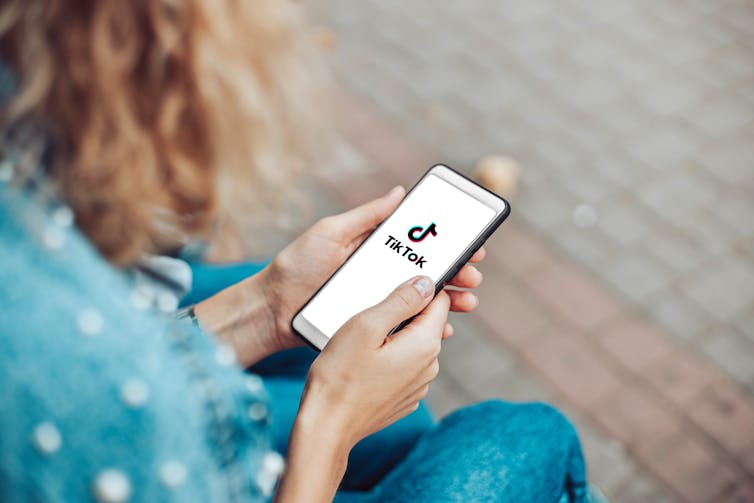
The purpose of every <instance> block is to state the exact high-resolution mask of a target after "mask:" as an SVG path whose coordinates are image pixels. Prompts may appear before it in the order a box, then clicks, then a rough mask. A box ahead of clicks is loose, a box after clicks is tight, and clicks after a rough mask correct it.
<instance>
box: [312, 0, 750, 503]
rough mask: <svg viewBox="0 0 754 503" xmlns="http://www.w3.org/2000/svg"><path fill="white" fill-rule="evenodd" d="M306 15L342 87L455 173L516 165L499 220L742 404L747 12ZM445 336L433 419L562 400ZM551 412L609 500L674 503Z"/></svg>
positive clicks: (637, 7) (477, 7) (746, 295)
mask: <svg viewBox="0 0 754 503" xmlns="http://www.w3.org/2000/svg"><path fill="white" fill-rule="evenodd" d="M309 6H310V10H311V11H312V13H313V14H314V17H315V19H317V20H319V21H321V22H322V23H323V24H324V25H326V26H328V27H330V28H331V29H333V30H334V31H335V32H336V33H337V35H338V36H339V37H340V44H339V49H338V51H337V53H336V56H335V58H336V59H335V66H336V70H337V72H338V74H339V77H340V81H341V82H342V83H344V84H345V86H346V87H348V88H350V89H351V90H353V91H355V92H356V93H358V94H359V95H361V96H362V97H365V98H366V99H368V100H369V101H371V103H372V104H373V105H374V106H375V107H376V108H377V109H379V110H380V111H381V112H382V113H384V114H385V115H386V116H387V117H388V118H389V119H391V120H392V122H394V123H395V124H397V125H399V127H400V128H401V129H402V130H404V131H406V132H407V133H409V134H410V135H411V136H412V137H413V138H414V139H416V140H417V141H418V142H420V143H423V144H424V145H425V146H426V147H427V148H428V150H430V151H431V152H434V153H437V154H439V155H441V156H442V158H443V159H444V160H445V161H446V162H448V163H449V164H451V165H453V166H455V167H457V168H458V169H461V170H464V171H468V170H470V168H471V167H472V166H473V164H474V163H475V161H476V160H477V159H479V158H480V157H481V156H483V155H486V154H490V153H504V154H508V155H512V156H514V157H516V158H517V159H518V160H519V161H520V162H521V164H522V166H523V170H522V174H521V178H522V180H521V191H520V193H519V194H518V195H517V196H516V197H515V198H514V200H513V205H514V211H515V215H516V218H519V219H521V220H523V221H524V222H525V224H526V225H527V226H528V228H530V229H531V230H533V231H534V232H535V233H536V234H538V235H539V236H540V237H542V238H543V239H544V240H545V241H546V242H548V243H550V245H551V246H552V247H553V248H554V249H557V250H558V251H559V252H561V253H563V254H565V255H567V256H569V257H570V258H571V259H572V260H573V261H576V262H578V263H580V264H582V265H583V266H584V267H586V268H587V270H589V271H591V272H592V274H593V275H594V276H596V277H597V278H599V280H600V281H601V282H602V283H603V284H604V285H605V286H606V287H607V288H609V289H611V290H612V291H613V292H615V293H616V294H618V295H619V296H620V297H622V298H623V299H624V300H625V301H626V302H627V303H630V304H631V305H633V306H634V308H635V310H636V311H637V312H638V313H643V314H644V315H645V316H647V317H650V318H651V319H653V320H654V321H655V322H657V323H658V324H659V325H661V326H662V327H663V328H664V329H666V330H667V331H668V332H669V333H670V334H672V335H673V336H674V337H675V338H676V339H677V341H678V342H679V343H680V344H682V345H683V346H685V347H686V348H688V349H689V350H690V351H692V352H694V353H698V354H701V355H704V357H705V358H707V359H709V361H712V362H714V364H715V365H716V366H718V367H719V368H720V369H721V370H723V371H724V372H725V373H727V374H728V375H729V376H730V377H731V378H732V379H734V380H735V381H736V382H738V383H739V384H740V385H741V386H743V387H745V388H746V389H748V390H749V392H754V364H752V363H751V362H753V361H754V3H752V2H751V1H746V0H740V1H724V2H713V1H711V0H709V1H701V0H695V1H689V2H683V3H681V2H674V1H671V0H664V1H657V0H637V1H634V2H624V1H620V0H601V1H597V0H592V1H588V0H560V1H558V2H531V1H526V0H498V1H492V0H465V1H463V2H458V1H455V2H454V1H448V0H445V1H436V2H426V1H424V2H421V1H417V0H402V1H397V0H363V1H361V2H349V1H346V0H312V1H311V2H310V3H309ZM349 156H350V157H349ZM346 157H348V158H347V159H341V161H342V162H343V164H345V165H351V164H354V163H355V164H360V163H363V160H362V159H359V158H358V155H356V154H354V153H352V152H349V153H348V155H346ZM359 169H361V168H359ZM584 207H588V208H590V209H592V210H594V212H595V214H596V216H597V218H596V221H595V222H594V224H593V225H583V224H584V222H583V221H582V222H579V220H578V219H577V218H574V212H575V210H576V209H577V208H582V209H583V208H584ZM587 223H588V222H587ZM579 224H581V225H579ZM455 324H456V329H457V332H459V333H463V334H464V336H463V338H453V339H450V340H449V341H448V342H447V343H446V345H445V347H444V349H443V356H442V362H441V363H442V368H443V372H442V373H441V376H440V378H439V379H438V381H437V382H436V383H435V384H434V385H433V387H432V389H431V393H430V401H431V403H432V404H433V406H434V407H435V409H436V410H437V411H438V412H439V413H440V414H441V415H442V414H444V413H445V412H448V411H450V410H453V409H454V408H456V407H458V406H461V405H464V404H466V403H470V402H473V401H477V400H480V399H484V398H487V397H492V396H494V397H499V396H504V397H506V398H508V399H512V400H546V401H551V402H555V403H558V404H559V405H560V406H563V403H562V401H560V402H559V400H558V397H553V396H551V391H550V389H549V387H548V386H547V385H545V384H543V383H541V382H540V381H539V380H538V378H537V376H536V375H534V374H533V373H532V372H531V371H530V370H528V369H526V368H524V367H522V366H521V363H520V362H519V361H518V360H517V358H516V357H515V356H514V355H513V354H511V353H509V352H508V350H507V349H506V348H505V347H503V346H502V345H499V344H498V343H497V341H493V340H491V339H490V337H488V334H487V333H486V330H485V327H480V326H475V325H474V321H473V319H471V320H468V319H465V318H457V319H456V320H455ZM566 407H567V405H566ZM566 412H569V416H571V417H572V418H573V419H574V421H575V422H576V424H577V426H578V428H579V432H580V434H581V436H582V439H583V442H584V445H585V451H586V454H587V458H588V460H589V463H590V466H591V476H592V478H593V480H595V481H596V482H597V483H598V484H599V485H600V487H602V488H603V489H605V490H606V492H607V493H608V495H609V496H610V497H611V500H613V501H623V502H640V501H641V502H655V501H656V502H662V501H675V497H676V496H673V495H671V494H670V493H669V492H668V490H667V489H666V488H665V487H663V486H662V485H661V484H659V483H658V482H657V481H656V480H655V479H654V478H653V477H652V476H650V475H649V474H648V473H647V471H646V470H645V468H643V467H641V466H639V465H638V464H637V463H636V462H635V460H634V459H633V458H632V456H631V455H629V454H628V453H627V452H626V451H625V450H624V448H623V447H622V446H621V445H620V444H619V443H617V442H615V441H613V440H611V439H610V438H608V437H607V436H606V435H605V434H604V433H602V432H601V431H599V429H598V428H595V427H593V425H591V424H590V423H589V422H588V421H586V420H584V418H582V417H580V416H579V414H578V413H577V412H573V411H570V410H566Z"/></svg>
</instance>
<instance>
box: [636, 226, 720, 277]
mask: <svg viewBox="0 0 754 503" xmlns="http://www.w3.org/2000/svg"><path fill="white" fill-rule="evenodd" d="M644 248H645V250H646V253H650V254H652V255H653V256H655V257H657V258H658V259H660V261H662V263H663V264H664V265H665V266H666V267H668V268H670V269H672V270H673V271H674V272H675V274H676V275H677V276H682V275H683V274H684V273H689V272H691V271H693V270H694V269H696V268H697V267H698V266H699V265H700V264H701V263H702V262H703V261H704V260H705V258H706V254H705V252H704V251H703V250H700V249H699V248H698V247H697V246H696V245H695V243H694V240H693V239H691V238H689V237H688V236H685V235H683V234H682V233H680V232H678V231H677V230H675V229H668V230H667V231H666V232H663V233H659V232H656V231H655V232H653V233H652V236H651V238H650V240H649V241H648V242H645V245H644Z"/></svg>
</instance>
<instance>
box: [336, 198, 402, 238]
mask: <svg viewBox="0 0 754 503" xmlns="http://www.w3.org/2000/svg"><path fill="white" fill-rule="evenodd" d="M405 194H406V190H405V189H404V188H403V187H401V186H400V185H398V186H397V187H394V188H393V189H392V190H391V191H390V192H388V193H387V194H385V195H384V196H382V197H379V198H377V199H374V200H372V201H369V202H368V203H364V204H362V205H361V206H357V207H356V208H353V209H352V210H349V211H346V212H345V213H341V214H340V215H337V216H336V217H335V218H336V219H337V220H336V221H337V224H338V226H339V228H340V232H341V234H342V236H343V238H344V239H345V240H346V241H350V240H352V239H355V238H357V237H358V236H361V235H362V234H364V233H365V232H367V231H370V230H372V229H374V228H375V227H377V226H378V225H379V224H381V223H382V221H383V220H385V219H386V218H387V217H388V216H389V215H390V213H392V212H393V210H394V209H395V208H396V207H397V206H398V203H400V202H401V200H402V199H403V196H404V195H405Z"/></svg>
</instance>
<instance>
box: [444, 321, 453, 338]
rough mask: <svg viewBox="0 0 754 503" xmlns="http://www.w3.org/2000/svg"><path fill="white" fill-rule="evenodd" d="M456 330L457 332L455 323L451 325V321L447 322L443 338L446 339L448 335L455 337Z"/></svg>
mask: <svg viewBox="0 0 754 503" xmlns="http://www.w3.org/2000/svg"><path fill="white" fill-rule="evenodd" d="M454 332H455V329H454V328H453V325H451V324H450V323H446V324H445V328H444V329H443V330H442V340H445V339H447V338H448V337H453V333H454Z"/></svg>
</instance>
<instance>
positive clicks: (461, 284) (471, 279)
mask: <svg viewBox="0 0 754 503" xmlns="http://www.w3.org/2000/svg"><path fill="white" fill-rule="evenodd" d="M483 278H484V277H483V276H482V273H481V272H479V269H477V268H476V267H474V266H473V265H471V264H466V265H465V266H463V267H461V270H460V271H458V273H457V274H456V275H455V276H453V278H452V279H451V280H450V281H449V282H448V284H449V285H451V286H457V287H458V288H476V287H478V286H479V285H481V284H482V279H483Z"/></svg>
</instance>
